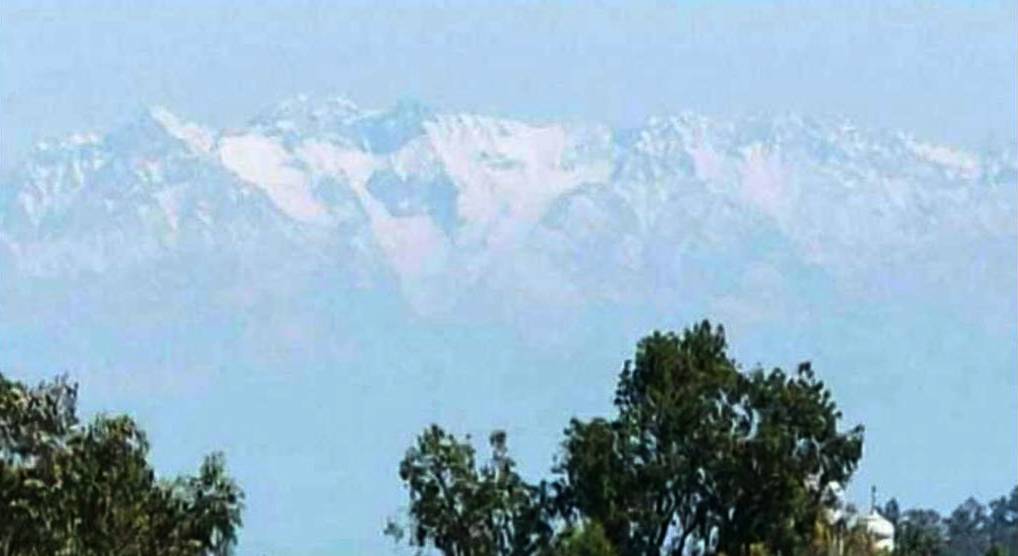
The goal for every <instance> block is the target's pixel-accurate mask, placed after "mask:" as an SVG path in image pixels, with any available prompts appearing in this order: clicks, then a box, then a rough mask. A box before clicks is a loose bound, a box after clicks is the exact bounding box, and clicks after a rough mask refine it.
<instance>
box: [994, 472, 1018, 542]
mask: <svg viewBox="0 0 1018 556" xmlns="http://www.w3.org/2000/svg"><path fill="white" fill-rule="evenodd" d="M989 536H990V542H991V543H992V544H993V546H995V547H998V548H1000V549H1002V550H1003V551H1004V552H1006V553H1007V554H1011V555H1012V556H1018V486H1016V487H1015V488H1014V489H1013V490H1011V494H1010V495H1009V496H1001V497H1000V498H997V499H996V500H993V501H991V502H990V516H989Z"/></svg>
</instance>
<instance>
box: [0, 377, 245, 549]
mask: <svg viewBox="0 0 1018 556" xmlns="http://www.w3.org/2000/svg"><path fill="white" fill-rule="evenodd" d="M77 396H78V389H77V386H76V385H74V384H70V383H69V382H67V380H66V379H63V378H58V379H56V380H54V381H51V382H44V383H42V384H40V385H38V386H35V387H30V386H26V385H25V384H22V383H20V382H17V381H12V380H9V379H7V378H6V377H4V376H3V375H2V374H0V509H2V515H3V519H0V555H26V556H27V555H32V556H34V555H74V556H92V555H95V556H100V555H103V556H106V555H110V554H117V555H124V556H134V555H137V556H142V555H167V556H192V555H193V556H198V555H206V554H208V555H213V554H215V555H224V554H228V553H229V551H230V548H231V547H232V546H233V545H234V543H235V541H236V531H237V529H238V527H239V526H240V524H241V518H240V513H241V509H242V500H243V493H242V492H241V490H240V488H239V487H238V486H237V485H236V483H235V482H234V481H233V480H232V479H231V478H230V477H229V476H228V475H227V474H226V470H225V467H224V463H223V458H222V456H221V455H219V454H213V455H211V456H209V457H207V458H206V459H205V461H204V463H203V464H202V466H201V468H200V470H199V472H198V475H196V476H194V477H181V478H178V479H176V480H173V481H162V480H159V479H158V478H157V477H156V475H155V473H154V471H153V470H152V468H151V466H150V465H149V464H148V462H147V456H148V450H149V444H148V440H147V439H146V437H145V434H144V432H143V431H142V430H141V429H140V428H139V427H138V426H137V424H136V423H135V422H134V421H132V420H131V419H130V418H128V417H125V416H108V415H99V416H97V417H95V418H94V419H92V420H91V421H89V422H87V423H81V422H80V421H79V419H78V415H77Z"/></svg>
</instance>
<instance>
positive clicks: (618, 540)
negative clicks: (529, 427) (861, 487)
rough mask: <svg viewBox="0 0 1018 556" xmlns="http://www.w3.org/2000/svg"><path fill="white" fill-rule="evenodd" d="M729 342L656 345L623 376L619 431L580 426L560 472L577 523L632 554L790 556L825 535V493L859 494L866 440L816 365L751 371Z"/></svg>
mask: <svg viewBox="0 0 1018 556" xmlns="http://www.w3.org/2000/svg"><path fill="white" fill-rule="evenodd" d="M726 351H727V343H726V340H725V336H724V330H723V329H722V328H721V327H717V328H714V327H712V326H711V325H710V323H709V322H706V321H705V322H703V323H700V324H698V325H696V326H694V327H692V328H691V329H687V330H685V331H684V332H683V333H682V334H681V335H679V334H675V333H659V332H655V333H653V334H652V335H650V336H648V337H646V338H644V339H643V340H642V341H641V342H640V343H639V345H638V346H637V351H636V355H635V357H634V360H633V361H632V362H626V364H625V365H624V367H623V370H622V372H621V374H620V377H619V384H618V388H617V390H616V396H615V406H616V410H617V415H616V417H614V418H613V419H602V418H598V419H593V420H591V421H580V420H577V419H574V420H573V421H572V422H571V423H570V425H569V427H568V428H567V429H566V431H565V434H566V439H565V441H564V442H563V454H562V458H561V461H560V462H559V464H558V465H557V466H556V468H555V471H556V473H557V474H558V475H559V479H558V480H557V481H556V483H555V493H556V496H555V502H556V508H557V511H558V512H559V514H560V515H562V516H563V517H565V518H566V519H567V520H575V519H577V518H583V519H587V520H591V521H595V522H597V523H600V524H602V525H603V527H604V530H605V534H606V535H607V537H608V539H609V540H610V541H611V543H612V544H613V545H614V546H615V547H617V548H618V550H619V552H620V553H621V554H624V555H627V556H628V555H634V556H635V555H640V556H643V555H651V554H661V553H667V554H672V555H676V556H681V555H683V554H685V553H687V552H689V551H690V550H691V549H692V548H694V547H695V548H697V549H698V550H700V551H702V552H707V553H713V552H724V553H726V554H732V555H734V554H748V553H749V552H750V550H751V547H753V546H755V545H759V546H758V549H759V548H762V549H766V550H768V551H770V552H772V553H781V554H791V553H792V552H793V551H795V550H796V549H797V548H800V547H802V546H803V543H804V542H806V541H808V539H809V537H810V535H811V534H812V533H813V530H814V526H815V523H816V521H817V519H818V518H819V517H820V512H821V510H822V509H823V508H824V505H825V500H824V497H823V492H824V488H823V487H824V485H826V484H828V483H830V482H839V483H844V482H847V480H848V479H849V477H850V476H851V474H852V473H853V472H854V470H855V467H856V464H857V462H858V460H859V458H860V456H861V448H862V429H861V427H855V428H853V429H851V430H849V431H847V432H839V430H838V427H837V425H838V422H839V420H840V419H841V414H840V412H839V411H838V410H837V407H836V406H835V404H834V402H833V400H832V398H831V395H830V392H829V391H828V390H827V388H826V387H825V386H824V384H823V382H821V381H819V380H817V379H816V377H815V375H814V373H813V371H812V369H811V368H810V366H809V365H808V364H803V365H801V366H800V367H799V369H798V371H797V372H796V373H794V374H792V375H786V374H785V373H784V372H783V371H781V370H780V369H774V370H773V371H771V372H764V371H762V370H759V369H757V370H755V371H753V372H752V373H749V374H743V373H741V372H740V371H739V368H738V365H737V363H736V362H735V361H734V360H732V359H731V358H730V357H728V355H727V352H726Z"/></svg>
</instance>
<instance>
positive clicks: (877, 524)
mask: <svg viewBox="0 0 1018 556" xmlns="http://www.w3.org/2000/svg"><path fill="white" fill-rule="evenodd" d="M859 522H860V523H861V524H862V525H863V527H865V528H866V531H867V532H869V534H871V535H873V537H874V538H875V540H876V547H877V548H878V549H881V550H888V551H893V550H894V524H892V523H891V522H890V521H887V519H885V518H884V516H882V515H880V513H878V512H877V511H876V510H873V511H871V512H870V513H869V514H868V515H865V516H863V517H862V518H860V519H859Z"/></svg>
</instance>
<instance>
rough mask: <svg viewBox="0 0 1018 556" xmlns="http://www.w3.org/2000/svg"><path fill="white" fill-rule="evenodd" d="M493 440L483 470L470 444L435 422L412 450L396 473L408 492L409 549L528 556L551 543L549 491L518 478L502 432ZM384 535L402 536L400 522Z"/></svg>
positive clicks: (452, 554)
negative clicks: (547, 513) (489, 455)
mask: <svg viewBox="0 0 1018 556" xmlns="http://www.w3.org/2000/svg"><path fill="white" fill-rule="evenodd" d="M489 443H490V446H491V458H490V460H489V461H488V462H486V463H485V464H484V465H482V466H480V467H478V466H477V463H476V456H475V452H474V448H473V447H472V446H471V445H470V443H469V441H467V442H461V441H459V440H457V439H456V437H455V436H453V435H451V434H449V433H447V432H445V431H444V430H442V429H441V428H439V427H438V426H436V425H433V426H431V427H429V428H428V429H427V430H425V431H424V432H423V433H422V434H421V435H420V436H419V437H418V439H417V442H416V445H415V446H414V447H412V448H410V449H409V450H408V451H407V453H406V456H405V457H404V458H403V461H402V462H401V463H400V466H399V475H400V478H401V479H403V481H404V483H405V485H406V487H407V489H408V491H409V494H410V506H409V517H410V524H409V526H410V536H409V539H408V540H409V542H410V544H411V545H413V546H417V547H420V548H426V547H434V548H435V549H438V550H439V551H440V552H441V553H443V554H446V555H448V556H509V555H513V556H524V555H532V554H535V553H537V552H539V551H540V550H543V549H544V548H545V547H546V546H547V545H548V542H549V541H550V539H551V535H552V530H551V527H550V525H549V520H548V519H547V518H546V515H545V513H546V512H545V508H546V506H547V503H546V501H545V500H544V495H543V492H544V489H543V488H541V487H540V486H534V485H530V484H527V483H526V482H525V481H524V480H523V479H522V478H521V477H520V476H519V475H518V474H517V473H516V470H515V465H516V464H515V462H514V461H513V460H512V459H511V458H510V457H509V453H508V449H507V445H506V435H505V433H504V432H500V431H499V432H495V433H493V434H492V435H491V437H490V438H489ZM387 532H388V533H389V534H390V535H392V536H395V537H397V538H400V537H402V535H403V533H404V531H403V528H402V527H401V526H399V525H398V524H395V523H392V524H390V526H389V528H388V529H387Z"/></svg>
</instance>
